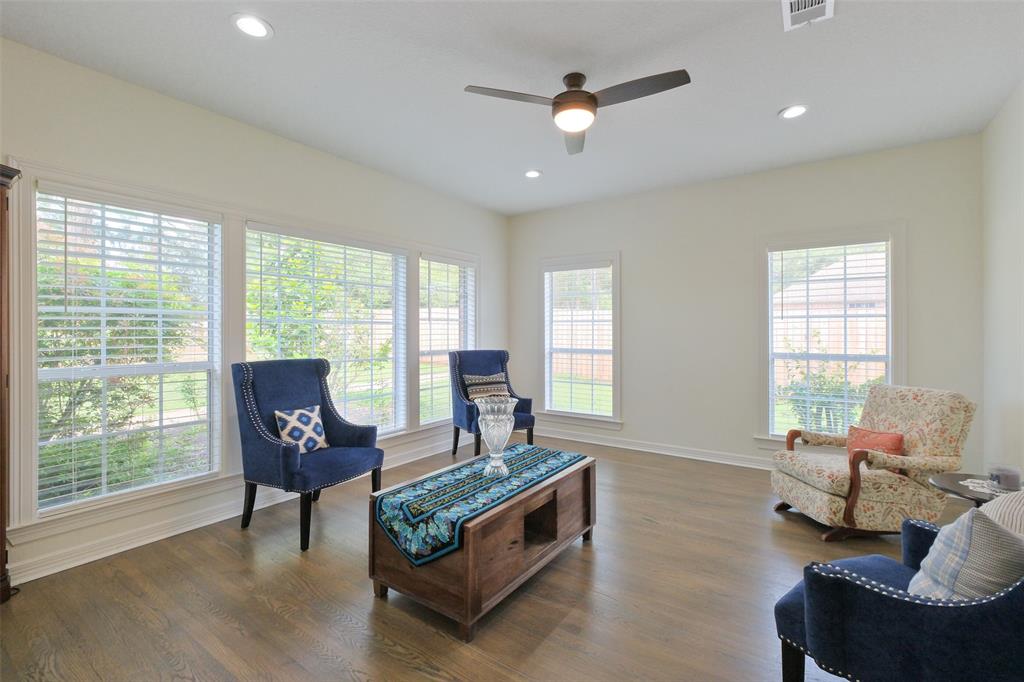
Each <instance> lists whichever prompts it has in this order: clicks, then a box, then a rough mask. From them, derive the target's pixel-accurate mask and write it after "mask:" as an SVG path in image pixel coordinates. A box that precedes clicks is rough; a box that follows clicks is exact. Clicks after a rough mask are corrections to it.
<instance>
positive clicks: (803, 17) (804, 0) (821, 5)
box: [782, 0, 835, 31]
mask: <svg viewBox="0 0 1024 682" xmlns="http://www.w3.org/2000/svg"><path fill="white" fill-rule="evenodd" d="M834 10H835V0H782V27H783V28H784V29H786V30H787V31H792V30H793V29H794V28H800V27H801V26H806V25H807V24H809V23H811V22H812V21H821V20H822V19H831V18H832V13H833V11H834Z"/></svg>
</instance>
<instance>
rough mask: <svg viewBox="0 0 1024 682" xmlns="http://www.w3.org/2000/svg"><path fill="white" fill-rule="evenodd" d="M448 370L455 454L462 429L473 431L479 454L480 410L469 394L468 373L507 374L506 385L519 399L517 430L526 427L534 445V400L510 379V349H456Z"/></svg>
mask: <svg viewBox="0 0 1024 682" xmlns="http://www.w3.org/2000/svg"><path fill="white" fill-rule="evenodd" d="M448 369H449V371H450V372H451V377H452V423H453V424H454V425H455V433H454V437H453V439H452V457H454V456H455V453H456V451H457V450H458V449H459V429H465V430H466V431H467V432H468V433H472V434H473V435H474V436H475V438H474V440H473V454H474V455H479V454H480V425H479V424H477V417H479V416H480V412H479V410H478V409H477V406H476V403H474V402H473V401H471V400H470V399H469V395H468V394H467V393H466V382H465V380H464V379H463V378H462V377H463V376H465V375H466V374H470V375H473V374H475V375H479V376H489V375H491V374H497V373H498V372H504V373H505V385H506V386H507V387H508V393H509V395H511V396H512V397H513V398H519V402H518V403H516V407H515V418H516V422H515V426H513V427H512V428H513V429H515V430H516V431H520V430H523V429H526V442H527V443H529V444H530V445H533V423H534V417H533V414H532V412H533V400H532V399H530V398H523V397H521V396H518V395H516V392H515V391H514V390H513V389H512V384H511V382H510V381H509V379H508V351H507V350H456V351H452V352H450V353H448Z"/></svg>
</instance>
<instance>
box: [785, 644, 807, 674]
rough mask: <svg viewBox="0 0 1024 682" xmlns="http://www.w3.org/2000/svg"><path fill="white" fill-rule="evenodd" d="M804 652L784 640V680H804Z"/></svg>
mask: <svg viewBox="0 0 1024 682" xmlns="http://www.w3.org/2000/svg"><path fill="white" fill-rule="evenodd" d="M806 658H807V657H806V656H804V652H802V651H800V650H799V649H797V648H796V647H795V646H793V645H792V644H790V643H789V642H787V641H785V640H783V641H782V682H803V681H804V659H806Z"/></svg>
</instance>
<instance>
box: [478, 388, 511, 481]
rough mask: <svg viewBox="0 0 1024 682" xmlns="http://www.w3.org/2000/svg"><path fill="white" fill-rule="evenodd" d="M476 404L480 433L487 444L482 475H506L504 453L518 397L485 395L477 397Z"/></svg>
mask: <svg viewBox="0 0 1024 682" xmlns="http://www.w3.org/2000/svg"><path fill="white" fill-rule="evenodd" d="M475 402H476V406H477V408H478V409H479V410H480V434H481V435H482V436H483V439H484V442H485V443H486V444H487V453H488V457H489V459H488V461H487V466H486V467H485V468H484V476H508V467H507V466H505V460H504V457H503V455H504V453H505V445H506V444H507V443H508V437H509V436H511V435H512V427H513V426H514V425H515V423H516V418H515V416H514V415H513V414H512V411H513V410H514V409H515V406H516V403H518V402H519V399H518V398H512V397H510V396H497V395H492V396H487V397H486V398H477V400H476V401H475Z"/></svg>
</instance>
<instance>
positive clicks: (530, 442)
mask: <svg viewBox="0 0 1024 682" xmlns="http://www.w3.org/2000/svg"><path fill="white" fill-rule="evenodd" d="M526 444H527V445H533V427H532V426H531V427H530V428H528V429H526Z"/></svg>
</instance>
